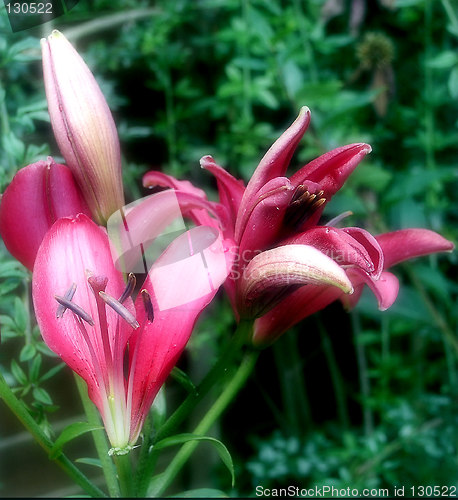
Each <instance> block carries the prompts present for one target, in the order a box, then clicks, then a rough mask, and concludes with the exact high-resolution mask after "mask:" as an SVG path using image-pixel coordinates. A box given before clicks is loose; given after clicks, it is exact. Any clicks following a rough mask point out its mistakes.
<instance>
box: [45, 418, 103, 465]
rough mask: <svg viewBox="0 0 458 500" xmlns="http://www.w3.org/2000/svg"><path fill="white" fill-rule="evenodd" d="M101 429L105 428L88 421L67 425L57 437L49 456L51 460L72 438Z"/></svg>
mask: <svg viewBox="0 0 458 500" xmlns="http://www.w3.org/2000/svg"><path fill="white" fill-rule="evenodd" d="M99 429H103V427H100V426H94V425H91V424H89V423H88V422H75V423H73V424H70V425H69V426H67V427H65V429H64V430H63V431H62V433H61V434H60V436H59V437H58V438H57V439H56V442H55V443H54V446H53V447H52V448H51V451H50V452H49V458H50V459H51V460H54V459H56V458H57V457H58V456H59V455H60V454H61V453H62V448H63V446H64V444H66V443H68V442H69V441H71V440H72V439H75V438H76V437H78V436H81V435H82V434H86V433H87V432H91V431H96V430H99Z"/></svg>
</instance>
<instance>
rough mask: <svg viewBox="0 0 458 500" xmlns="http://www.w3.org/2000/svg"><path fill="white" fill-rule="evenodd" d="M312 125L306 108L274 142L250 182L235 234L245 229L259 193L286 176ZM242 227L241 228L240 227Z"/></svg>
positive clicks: (244, 196)
mask: <svg viewBox="0 0 458 500" xmlns="http://www.w3.org/2000/svg"><path fill="white" fill-rule="evenodd" d="M309 123H310V110H309V109H308V108H307V107H306V106H304V107H302V108H301V110H300V112H299V116H298V117H297V118H296V120H295V121H294V122H293V123H292V124H291V126H290V127H289V128H288V129H287V130H286V131H285V132H283V134H282V135H281V136H280V137H279V138H278V139H277V140H276V141H275V142H274V144H273V145H272V146H271V147H270V149H269V150H268V151H267V153H266V154H265V155H264V157H263V158H262V160H261V161H260V163H259V165H258V166H257V168H256V170H255V171H254V173H253V175H252V177H251V179H250V182H249V183H248V185H247V187H246V190H245V193H244V195H243V198H242V202H241V204H240V208H239V213H238V216H237V223H236V226H235V234H236V235H237V234H240V233H241V227H245V225H246V219H247V217H248V216H249V213H250V211H251V207H250V205H251V200H252V199H253V197H254V196H255V195H256V194H257V193H258V191H259V190H260V189H261V188H262V187H263V186H264V184H266V183H267V182H269V181H270V180H271V179H274V178H275V177H282V176H284V175H285V173H286V170H287V168H288V165H289V162H290V161H291V158H292V156H293V154H294V151H295V150H296V147H297V145H298V144H299V142H300V140H301V139H302V136H303V135H304V133H305V131H306V130H307V127H308V125H309ZM240 226H241V227H240Z"/></svg>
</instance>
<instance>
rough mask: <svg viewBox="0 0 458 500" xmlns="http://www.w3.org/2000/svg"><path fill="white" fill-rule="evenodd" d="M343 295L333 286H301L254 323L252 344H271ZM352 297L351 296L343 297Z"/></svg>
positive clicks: (262, 345) (260, 345)
mask: <svg viewBox="0 0 458 500" xmlns="http://www.w3.org/2000/svg"><path fill="white" fill-rule="evenodd" d="M342 295H343V292H342V290H340V289H339V288H337V287H335V286H326V285H321V286H315V285H309V286H303V287H301V288H299V289H298V290H296V291H293V292H292V293H291V295H288V297H286V298H285V299H284V300H282V302H280V304H278V305H277V306H276V307H274V308H273V309H272V310H270V311H269V312H268V313H267V314H265V315H264V316H261V317H260V318H258V319H257V320H256V321H255V324H254V334H253V343H254V344H255V345H257V346H259V347H264V346H267V345H270V344H272V343H273V342H274V341H275V340H277V339H278V338H279V337H280V336H281V335H283V333H285V332H286V331H288V330H289V329H290V328H291V327H292V326H294V325H295V324H296V323H298V322H299V321H302V320H303V319H304V318H306V317H308V316H311V315H312V314H315V313H316V312H318V311H321V310H322V309H324V308H325V307H326V306H328V305H329V304H331V303H332V302H334V301H335V300H337V299H338V298H339V297H341V296H342ZM344 296H345V297H352V295H344Z"/></svg>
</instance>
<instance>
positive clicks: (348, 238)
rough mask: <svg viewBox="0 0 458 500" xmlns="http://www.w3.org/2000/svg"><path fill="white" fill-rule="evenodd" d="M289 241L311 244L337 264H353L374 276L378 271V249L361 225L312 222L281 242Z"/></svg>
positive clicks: (378, 273)
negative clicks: (308, 226)
mask: <svg viewBox="0 0 458 500" xmlns="http://www.w3.org/2000/svg"><path fill="white" fill-rule="evenodd" d="M353 229H355V231H353ZM355 236H356V238H355ZM292 243H294V244H302V245H311V246H313V247H315V248H317V249H318V250H320V251H321V252H323V253H324V254H325V255H327V256H328V257H330V258H331V259H333V260H334V261H336V262H337V263H338V264H340V265H341V266H349V265H351V266H357V267H359V268H361V269H362V270H363V271H365V272H367V273H370V274H374V275H375V276H376V277H378V276H379V275H380V272H381V269H380V271H378V267H379V262H380V260H381V257H380V255H381V249H380V248H379V253H377V252H375V250H374V247H375V245H376V246H378V245H377V242H376V241H375V238H374V237H373V236H371V235H370V234H369V233H367V231H364V229H359V228H346V229H339V228H336V227H328V226H316V227H314V228H311V229H308V230H307V231H305V232H304V233H301V234H300V235H298V236H293V237H291V238H288V239H286V240H284V241H283V242H282V244H292ZM374 243H375V245H374Z"/></svg>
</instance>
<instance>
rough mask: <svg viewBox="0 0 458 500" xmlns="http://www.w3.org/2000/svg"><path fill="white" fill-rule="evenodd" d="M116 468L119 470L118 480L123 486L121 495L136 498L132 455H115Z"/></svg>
mask: <svg viewBox="0 0 458 500" xmlns="http://www.w3.org/2000/svg"><path fill="white" fill-rule="evenodd" d="M115 463H116V468H117V469H118V479H119V484H120V485H121V493H122V496H123V497H125V498H131V497H133V496H134V485H133V477H134V476H133V473H132V463H131V461H130V453H127V454H126V455H115Z"/></svg>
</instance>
